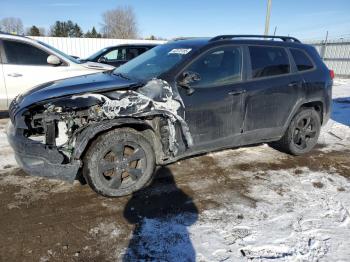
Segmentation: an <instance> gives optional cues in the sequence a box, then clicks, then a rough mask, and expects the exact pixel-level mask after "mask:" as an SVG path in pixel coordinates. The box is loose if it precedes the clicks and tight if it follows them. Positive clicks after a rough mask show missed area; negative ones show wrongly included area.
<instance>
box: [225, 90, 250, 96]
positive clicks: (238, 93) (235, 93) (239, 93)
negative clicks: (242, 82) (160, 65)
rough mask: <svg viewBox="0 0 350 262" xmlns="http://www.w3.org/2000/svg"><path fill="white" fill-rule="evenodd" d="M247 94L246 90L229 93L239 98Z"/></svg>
mask: <svg viewBox="0 0 350 262" xmlns="http://www.w3.org/2000/svg"><path fill="white" fill-rule="evenodd" d="M245 92H246V90H238V91H230V92H228V94H229V95H230V96H238V95H241V94H244V93H245Z"/></svg>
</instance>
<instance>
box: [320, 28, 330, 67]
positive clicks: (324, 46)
mask: <svg viewBox="0 0 350 262" xmlns="http://www.w3.org/2000/svg"><path fill="white" fill-rule="evenodd" d="M327 41H328V31H327V33H326V39H325V40H324V41H322V45H321V52H320V53H321V58H322V60H324V59H325V56H326V51H327Z"/></svg>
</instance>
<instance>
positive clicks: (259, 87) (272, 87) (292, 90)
mask: <svg viewBox="0 0 350 262" xmlns="http://www.w3.org/2000/svg"><path fill="white" fill-rule="evenodd" d="M246 90H247V94H246V100H245V108H246V109H245V110H246V114H245V121H244V132H247V131H253V130H257V129H264V128H275V127H283V125H284V124H285V122H286V120H287V119H288V116H289V114H290V112H291V111H292V109H293V107H294V105H295V104H296V103H297V101H298V99H299V98H300V97H301V95H302V79H301V77H300V76H299V75H294V76H283V77H277V78H270V79H266V80H259V81H252V82H251V83H250V85H249V86H247V88H246Z"/></svg>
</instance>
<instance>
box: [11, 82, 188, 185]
mask: <svg viewBox="0 0 350 262" xmlns="http://www.w3.org/2000/svg"><path fill="white" fill-rule="evenodd" d="M10 116H11V121H12V124H10V125H9V127H8V131H7V132H8V140H9V142H10V144H11V146H12V147H13V149H14V151H15V155H16V160H17V162H18V164H19V165H20V166H21V167H22V168H23V169H24V171H25V172H27V173H29V174H31V175H36V176H42V177H47V178H58V179H63V180H68V181H73V180H74V179H75V178H76V176H77V174H78V172H79V169H80V168H81V167H82V165H83V163H82V161H81V160H80V159H82V155H83V153H84V151H85V149H86V148H87V147H88V143H89V142H90V140H92V139H94V138H95V137H96V136H97V135H98V134H99V133H101V132H104V131H107V130H110V129H112V128H116V127H118V126H124V127H125V126H129V124H131V125H138V126H142V128H141V129H140V131H141V132H143V134H144V135H145V136H147V138H149V139H150V141H151V142H152V143H153V145H154V148H155V154H156V162H157V163H158V164H162V163H165V162H167V161H170V160H171V159H173V158H176V157H177V156H178V155H179V154H181V153H183V152H184V151H185V150H186V148H188V147H191V146H192V143H193V141H192V136H191V134H190V131H189V127H188V125H187V123H186V122H185V120H184V105H183V102H182V99H181V97H180V96H179V94H178V93H177V90H175V92H174V90H173V89H172V88H171V86H170V85H169V84H168V83H167V82H165V81H163V80H160V79H152V80H150V81H149V82H147V83H146V84H145V85H143V86H141V87H139V88H137V89H136V90H128V89H127V90H113V91H108V92H104V93H91V92H88V93H81V94H74V95H67V96H64V97H59V98H55V97H53V99H48V100H44V101H39V102H37V103H33V104H32V105H30V106H28V107H25V108H23V106H22V107H21V106H20V105H12V106H10ZM148 131H150V133H149V132H148Z"/></svg>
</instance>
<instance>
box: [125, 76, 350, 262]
mask: <svg viewBox="0 0 350 262" xmlns="http://www.w3.org/2000/svg"><path fill="white" fill-rule="evenodd" d="M333 95H334V99H335V101H334V104H333V109H334V111H333V114H332V119H331V120H330V121H329V123H328V124H327V125H326V126H325V127H323V129H322V134H321V136H320V144H321V145H323V147H321V149H320V151H324V152H330V151H342V150H347V149H349V146H350V127H349V125H350V123H349V121H350V81H349V80H336V81H335V85H334V93H333ZM240 155H241V157H240ZM209 156H211V157H212V158H213V159H214V163H213V165H218V166H219V167H220V168H222V170H223V172H228V173H230V170H234V169H235V168H234V165H237V163H238V164H239V163H247V160H248V161H250V162H253V163H266V162H276V161H279V160H281V159H283V158H284V157H285V156H284V155H283V154H280V153H279V152H277V151H273V150H271V149H270V148H268V147H267V146H266V145H263V146H258V147H254V148H250V147H248V148H241V149H236V150H226V151H223V152H218V153H211V154H209ZM232 156H234V157H233V158H232ZM320 164H321V163H320ZM230 178H231V179H232V180H233V181H234V180H237V181H239V180H241V179H244V180H245V184H246V185H249V188H248V193H246V197H248V198H250V199H251V200H253V201H256V202H255V205H247V203H246V202H245V201H243V199H242V201H240V200H239V201H234V200H235V197H236V195H235V194H234V192H222V191H220V188H217V190H218V194H217V195H215V196H214V198H213V199H215V200H218V199H220V201H222V202H225V204H224V207H220V208H212V209H207V210H205V211H203V212H202V213H201V214H200V215H199V217H198V219H197V221H196V222H195V223H193V220H194V218H193V214H192V216H191V214H186V213H183V214H178V215H175V216H172V217H169V218H166V219H164V218H161V219H158V218H157V219H150V218H144V219H143V221H142V224H141V225H140V226H139V228H140V229H139V232H138V236H137V237H138V238H139V240H138V245H139V246H138V247H135V246H133V247H132V248H129V250H128V251H127V254H128V255H127V257H128V258H131V259H136V258H137V256H138V255H141V256H142V257H144V256H145V254H148V255H149V258H157V259H160V260H161V261H163V260H164V261H194V260H195V261H201V262H206V261H208V262H209V261H247V260H249V261H269V260H274V261H348V259H349V257H350V241H349V236H350V213H349V212H350V193H349V192H350V181H349V179H348V178H345V177H344V176H341V175H339V174H338V173H337V172H336V171H335V170H334V171H333V172H331V171H329V170H327V171H322V172H319V171H317V172H316V171H311V170H309V169H308V168H307V167H303V168H294V169H282V170H270V171H267V172H261V173H259V171H258V172H244V171H243V172H240V173H239V174H237V172H233V171H231V175H230ZM210 183H211V181H210V179H208V180H203V181H198V182H196V183H194V182H192V183H191V184H189V185H190V186H191V188H192V189H193V190H200V189H201V188H203V187H205V186H208V184H210ZM204 184H206V185H204ZM210 186H212V185H210ZM225 195H227V197H225ZM207 198H208V199H211V198H212V196H207ZM224 199H226V201H225V200H224ZM230 199H232V202H230ZM227 200H228V201H227ZM186 216H188V217H189V219H188V218H187V219H186ZM134 249H136V253H135V251H134ZM157 259H156V260H157ZM151 260H152V259H151ZM157 261H158V260H157Z"/></svg>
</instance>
